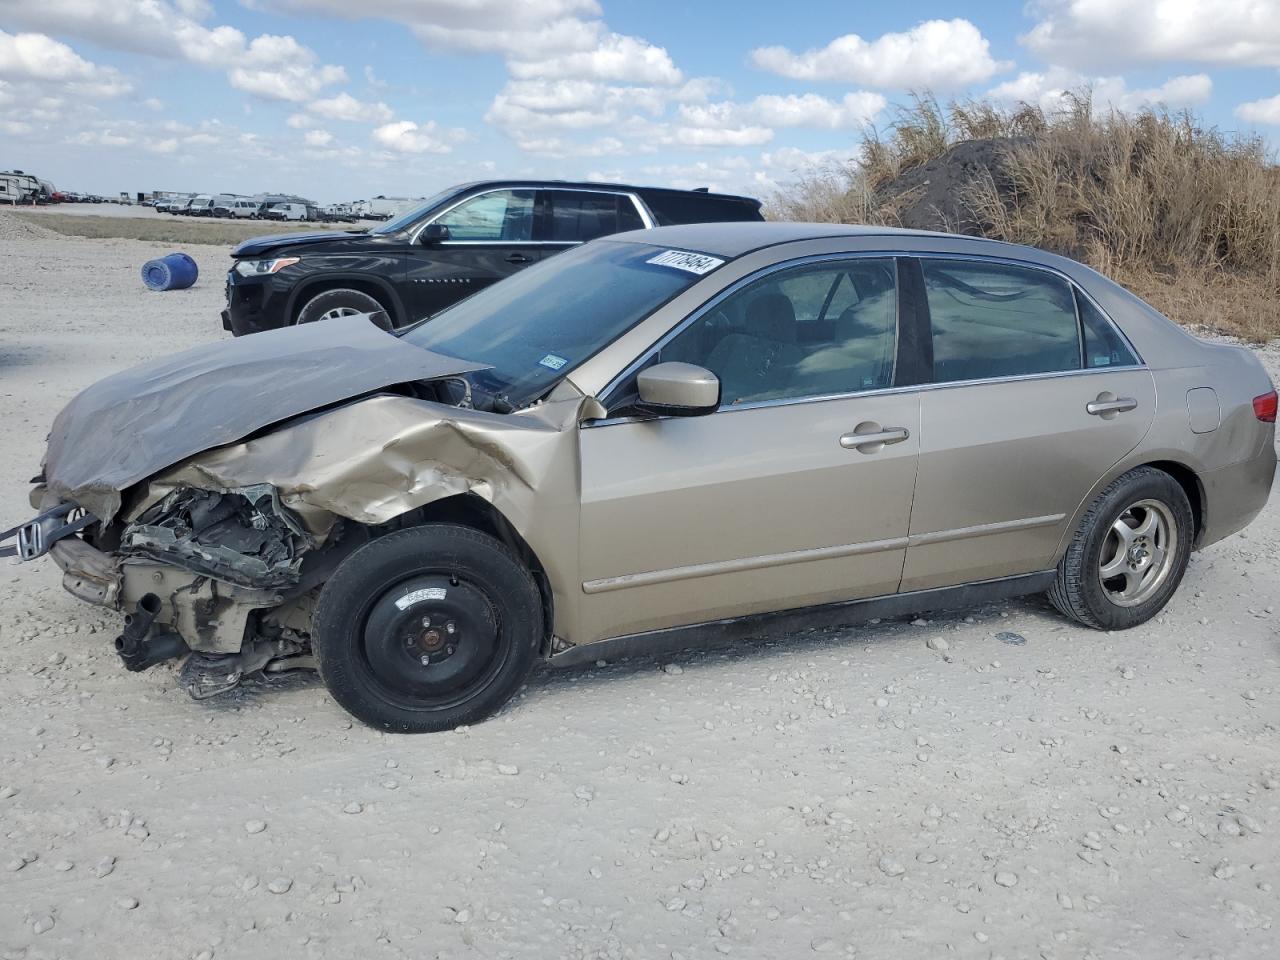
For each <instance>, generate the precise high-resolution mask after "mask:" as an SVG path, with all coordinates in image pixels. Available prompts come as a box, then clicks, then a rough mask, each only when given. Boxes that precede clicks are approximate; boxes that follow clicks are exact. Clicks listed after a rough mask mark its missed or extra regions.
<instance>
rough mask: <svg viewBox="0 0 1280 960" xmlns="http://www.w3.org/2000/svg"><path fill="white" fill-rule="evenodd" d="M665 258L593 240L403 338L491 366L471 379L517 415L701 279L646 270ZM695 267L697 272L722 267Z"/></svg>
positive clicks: (709, 263)
mask: <svg viewBox="0 0 1280 960" xmlns="http://www.w3.org/2000/svg"><path fill="white" fill-rule="evenodd" d="M669 253H671V251H667V250H666V249H664V248H661V247H654V246H650V245H648V244H637V243H618V242H614V241H607V240H597V241H595V242H593V243H590V244H587V245H585V246H582V247H578V248H577V249H575V250H571V251H569V252H567V253H562V254H559V255H557V256H556V257H554V258H553V259H550V260H545V261H543V262H542V263H540V264H538V265H536V266H534V267H531V268H529V269H527V270H524V271H522V272H521V273H518V274H516V275H515V276H513V277H509V278H508V279H506V280H503V281H502V282H501V283H497V284H494V285H493V286H491V287H486V288H485V289H483V290H481V291H479V292H478V293H476V294H475V295H473V296H471V297H469V298H467V299H466V300H463V301H462V302H461V303H458V304H455V305H454V306H452V307H449V308H448V309H447V310H443V311H441V312H440V313H438V314H436V315H435V316H434V317H432V318H430V319H429V320H426V321H423V322H422V323H419V324H418V325H416V326H413V327H410V328H409V329H408V330H407V331H406V332H405V334H404V336H405V339H406V340H408V341H409V342H410V343H413V344H415V345H416V346H419V347H423V348H425V349H427V350H434V351H435V352H437V353H443V354H447V355H448V356H451V357H457V358H459V359H461V360H471V361H474V362H476V363H485V364H489V365H490V368H491V369H488V370H480V371H477V372H476V373H473V374H468V379H469V380H470V381H471V382H472V383H473V385H474V386H476V387H478V388H479V389H481V390H483V391H485V392H486V393H489V394H491V395H493V396H494V397H497V398H499V399H500V400H503V401H505V402H506V403H507V404H510V406H511V408H512V409H519V408H520V407H523V406H525V405H527V404H529V403H531V402H532V401H534V400H536V399H537V398H538V397H540V396H542V395H543V394H545V393H546V392H547V391H548V390H550V389H551V387H553V386H554V385H555V383H556V382H557V381H558V380H559V379H560V378H561V377H563V376H565V375H566V374H568V373H569V372H570V371H571V370H572V369H573V368H574V367H576V366H578V364H580V363H582V362H583V361H584V360H587V359H588V358H590V357H591V356H592V355H593V354H595V353H596V352H597V351H598V350H600V349H601V348H603V347H605V346H606V345H608V344H609V343H611V342H612V341H613V340H615V339H617V338H618V337H619V336H621V335H622V334H623V333H625V332H626V331H627V330H629V329H630V328H631V327H633V326H634V325H635V324H637V323H639V322H640V321H641V320H643V319H644V318H645V317H647V316H648V315H649V314H651V313H652V312H653V311H654V310H656V309H657V308H658V307H660V306H662V305H663V304H664V303H666V302H667V301H668V300H670V299H671V298H672V297H674V296H675V295H676V294H678V293H680V292H681V291H682V290H684V289H686V288H687V287H690V286H692V285H693V284H694V283H695V282H696V281H697V280H698V279H699V278H700V276H701V275H702V274H701V273H698V272H690V270H689V269H687V268H682V267H680V266H669V265H666V264H663V263H654V262H652V261H654V260H655V259H658V258H660V257H664V255H666V254H669ZM665 259H666V260H667V261H668V262H671V261H672V260H673V259H675V260H677V261H678V260H679V258H678V257H670V256H667V257H665ZM694 259H695V260H698V261H700V263H699V264H698V269H699V270H701V271H702V272H703V273H705V272H708V271H709V269H710V268H713V267H715V266H719V264H720V263H721V262H722V261H720V260H719V259H717V258H714V257H705V256H702V255H694Z"/></svg>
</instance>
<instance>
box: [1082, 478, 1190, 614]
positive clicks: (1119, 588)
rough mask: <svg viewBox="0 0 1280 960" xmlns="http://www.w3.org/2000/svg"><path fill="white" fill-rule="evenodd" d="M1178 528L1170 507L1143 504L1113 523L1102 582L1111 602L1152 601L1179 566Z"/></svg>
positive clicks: (1104, 553)
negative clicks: (1177, 555)
mask: <svg viewBox="0 0 1280 960" xmlns="http://www.w3.org/2000/svg"><path fill="white" fill-rule="evenodd" d="M1177 546H1178V532H1177V526H1176V525H1175V523H1174V521H1173V515H1172V513H1171V511H1170V509H1169V507H1168V506H1166V505H1165V504H1164V503H1161V502H1160V501H1158V500H1139V501H1138V502H1137V503H1134V504H1133V505H1132V506H1130V507H1128V508H1127V509H1126V510H1124V511H1123V512H1122V513H1121V514H1120V515H1119V516H1118V517H1117V518H1116V520H1115V521H1114V522H1113V523H1112V525H1111V529H1110V531H1109V532H1108V534H1107V539H1106V541H1105V542H1104V544H1103V549H1102V557H1101V562H1100V564H1099V569H1098V578H1099V580H1100V581H1101V582H1102V587H1103V589H1104V590H1105V591H1106V592H1107V597H1108V599H1109V600H1110V601H1111V602H1112V603H1114V604H1116V605H1117V606H1122V607H1131V606H1136V605H1138V604H1140V603H1143V602H1145V601H1146V600H1147V599H1149V598H1150V597H1152V596H1153V595H1154V594H1155V593H1156V591H1157V590H1159V588H1160V586H1161V584H1163V583H1164V581H1165V579H1166V578H1167V577H1168V575H1169V572H1170V571H1171V570H1172V569H1173V567H1174V564H1175V562H1176V551H1177Z"/></svg>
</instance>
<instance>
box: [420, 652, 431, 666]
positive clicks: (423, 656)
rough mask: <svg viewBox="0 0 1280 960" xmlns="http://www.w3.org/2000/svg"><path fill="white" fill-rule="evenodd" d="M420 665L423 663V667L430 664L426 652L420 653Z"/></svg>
mask: <svg viewBox="0 0 1280 960" xmlns="http://www.w3.org/2000/svg"><path fill="white" fill-rule="evenodd" d="M422 665H423V666H424V667H429V666H431V657H430V656H429V655H428V654H425V653H424V654H423V655H422Z"/></svg>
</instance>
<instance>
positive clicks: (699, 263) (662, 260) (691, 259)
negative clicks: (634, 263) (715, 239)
mask: <svg viewBox="0 0 1280 960" xmlns="http://www.w3.org/2000/svg"><path fill="white" fill-rule="evenodd" d="M645 263H654V264H657V265H658V266H660V267H675V268H676V269H677V270H685V271H687V272H689V273H696V274H697V275H698V276H702V275H703V274H704V273H710V272H711V271H712V270H714V269H715V268H716V267H718V266H720V265H721V264H722V263H724V261H723V260H721V259H720V258H719V257H709V256H707V255H706V254H705V253H689V252H688V251H686V250H668V251H666V252H665V253H660V254H658V255H657V256H656V257H650V258H649V259H648V260H646V261H645Z"/></svg>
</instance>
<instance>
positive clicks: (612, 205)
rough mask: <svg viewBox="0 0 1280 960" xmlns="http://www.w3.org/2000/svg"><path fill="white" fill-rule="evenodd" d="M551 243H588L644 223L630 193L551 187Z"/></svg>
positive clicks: (639, 226)
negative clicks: (592, 191)
mask: <svg viewBox="0 0 1280 960" xmlns="http://www.w3.org/2000/svg"><path fill="white" fill-rule="evenodd" d="M547 195H548V198H549V200H550V202H551V235H550V237H548V238H547V239H548V240H550V241H551V242H552V243H585V242H586V241H588V240H594V239H596V237H606V236H609V235H610V234H613V233H621V232H622V231H624V230H639V229H641V228H642V227H643V226H644V223H643V222H642V221H641V220H640V214H638V213H637V212H636V205H635V204H634V203H632V202H631V198H630V197H624V196H622V195H621V194H616V193H590V192H588V191H585V190H548V191H547Z"/></svg>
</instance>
